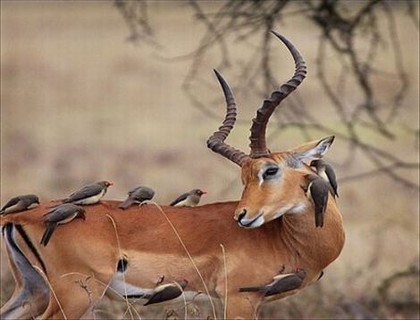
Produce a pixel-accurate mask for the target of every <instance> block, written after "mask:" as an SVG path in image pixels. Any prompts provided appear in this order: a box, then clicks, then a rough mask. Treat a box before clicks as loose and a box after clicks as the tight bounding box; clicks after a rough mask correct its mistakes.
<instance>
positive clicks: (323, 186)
mask: <svg viewBox="0 0 420 320" xmlns="http://www.w3.org/2000/svg"><path fill="white" fill-rule="evenodd" d="M305 180H306V183H307V185H306V186H305V187H302V189H303V190H304V191H305V192H306V196H307V197H308V199H309V200H310V201H311V202H312V203H313V204H314V207H315V226H316V227H323V226H324V214H325V210H326V209H327V203H328V194H329V192H330V184H329V183H328V182H326V181H325V180H324V179H322V178H321V177H319V176H317V175H316V174H307V175H305Z"/></svg>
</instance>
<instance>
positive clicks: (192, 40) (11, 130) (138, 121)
mask: <svg viewBox="0 0 420 320" xmlns="http://www.w3.org/2000/svg"><path fill="white" fill-rule="evenodd" d="M150 10H151V11H150V15H151V17H153V19H152V21H153V23H152V26H153V27H154V28H155V37H156V38H157V39H159V47H153V46H149V45H146V44H145V43H142V42H141V41H140V42H139V43H137V44H133V43H131V42H128V41H126V38H127V36H128V30H127V27H126V25H125V24H124V21H123V20H122V18H121V16H120V14H119V13H118V12H117V10H116V9H115V7H113V5H112V3H111V2H106V1H102V2H93V1H92V2H54V1H45V2H38V1H15V2H12V1H2V3H1V204H4V203H5V201H6V200H7V199H8V198H10V197H12V196H14V195H18V194H25V193H36V194H38V195H39V196H40V197H41V199H42V200H44V201H47V200H49V199H56V198H62V197H63V196H66V195H68V194H69V193H70V192H71V191H73V190H74V189H77V188H78V187H79V186H81V185H84V184H86V183H90V182H93V181H98V180H102V179H108V180H110V181H113V182H114V184H115V185H114V186H113V187H111V188H110V189H109V191H108V193H107V195H106V197H107V198H108V199H123V198H124V197H125V195H126V192H127V190H129V189H130V188H132V187H134V186H137V185H139V184H144V185H148V186H150V187H152V188H154V189H155V190H156V196H155V199H154V200H156V201H157V202H158V203H162V204H167V203H169V202H170V201H171V200H172V199H173V198H175V197H176V196H177V195H178V194H179V193H180V192H184V191H187V190H190V189H192V188H196V187H197V188H202V189H205V190H206V191H208V195H206V196H205V198H203V201H202V203H210V202H215V201H224V200H232V199H239V198H240V196H241V183H240V177H239V174H240V172H239V169H238V168H237V167H235V166H234V165H232V164H231V163H230V162H229V161H227V160H225V159H222V158H221V157H220V156H217V155H215V154H214V153H212V152H211V151H209V150H208V149H207V148H206V144H205V141H206V139H207V137H208V136H209V135H210V134H211V133H212V132H213V131H214V130H215V129H216V128H217V127H218V126H219V122H220V120H221V118H222V116H223V114H224V103H223V101H222V99H221V92H220V89H219V87H218V83H217V82H216V80H215V77H214V75H213V73H212V69H213V68H214V67H217V66H215V65H214V64H215V63H216V62H215V61H217V60H216V59H215V60H214V61H213V60H212V59H211V58H209V59H206V60H203V61H201V65H200V69H201V70H204V71H203V73H202V74H201V75H200V79H201V80H203V81H204V82H205V83H206V85H205V86H197V90H202V93H200V95H199V96H200V100H201V101H202V102H203V103H204V105H205V106H206V108H207V110H211V111H212V112H214V113H216V115H219V118H217V117H209V116H208V114H207V113H206V112H203V110H201V109H199V108H196V107H195V106H194V105H193V104H192V103H191V100H190V99H189V98H188V97H187V96H186V95H185V92H184V91H183V90H182V85H183V81H184V79H185V76H186V75H187V73H188V71H189V68H190V67H191V60H189V59H178V60H170V59H167V58H171V57H176V56H180V55H184V54H186V53H188V52H190V51H191V50H193V49H194V48H196V46H197V43H199V41H200V39H201V35H202V33H203V27H202V26H201V25H200V24H198V23H197V22H196V20H194V18H193V16H192V15H191V12H190V11H189V9H188V7H187V6H186V5H185V3H184V2H182V1H181V2H171V3H170V2H165V1H158V2H155V3H153V5H152V6H151V9H150ZM395 10H396V11H398V8H396V9H395ZM397 14H400V13H398V12H397ZM401 15H402V13H401ZM397 23H398V24H397V26H398V34H399V39H400V42H401V43H402V45H403V48H404V50H403V52H404V63H405V68H406V71H407V74H408V77H409V79H410V81H411V83H412V85H411V89H410V90H409V92H408V94H407V96H406V98H405V99H404V101H403V104H404V105H403V108H404V110H405V112H403V113H401V114H400V115H399V116H398V118H397V120H396V121H395V122H394V124H393V126H394V127H393V130H396V131H399V132H403V131H404V128H405V127H407V126H409V127H413V128H418V126H419V124H418V122H419V120H418V119H419V94H418V85H419V83H418V70H419V40H418V30H416V29H415V28H414V27H413V25H412V23H410V22H408V21H407V20H404V19H403V18H400V19H398V20H397ZM279 29H281V33H283V34H285V35H287V36H288V37H289V38H290V39H293V42H294V43H295V44H296V45H297V46H298V47H299V49H300V50H301V51H302V52H303V53H304V56H305V58H306V60H307V64H308V66H309V72H310V70H311V65H314V64H315V61H314V59H315V53H316V52H315V50H316V49H315V48H314V47H315V46H314V45H313V43H314V42H313V39H316V37H317V36H319V35H318V34H317V33H316V31H315V30H314V29H313V28H311V27H310V25H309V24H308V23H304V22H301V21H296V23H294V21H293V20H290V21H289V23H288V24H287V25H282V26H279ZM241 50H242V48H238V49H237V52H236V53H237V54H238V55H239V54H244V55H246V54H247V52H246V51H245V52H243V51H241ZM273 52H274V53H273V54H276V55H278V56H279V61H278V66H277V67H279V69H278V70H279V72H278V81H279V82H280V81H284V80H286V79H287V77H288V76H289V75H290V73H291V72H292V70H293V69H292V66H293V64H292V61H291V60H290V57H288V53H287V52H286V51H285V50H284V48H282V47H281V46H279V47H278V48H276V50H275V51H273ZM233 53H234V54H235V51H233ZM388 58H389V57H387V56H384V57H382V59H383V60H384V69H386V68H387V59H388ZM221 71H223V74H224V75H225V77H226V78H228V79H229V78H231V79H234V77H235V76H236V75H237V73H234V71H233V70H232V69H228V68H227V69H226V70H221ZM232 82H233V83H235V82H234V81H232ZM235 85H238V86H239V84H238V82H237V83H236V84H235ZM317 85H318V84H317V80H316V78H315V75H311V73H309V76H308V78H307V79H306V80H305V83H304V85H302V86H301V87H300V88H299V94H300V98H301V99H303V100H304V101H305V100H306V101H310V103H311V104H312V105H313V106H314V107H316V108H317V109H318V111H317V113H319V114H321V115H322V114H323V113H324V114H325V119H326V121H330V122H331V126H334V125H335V123H334V121H336V120H335V119H334V118H333V117H329V115H328V111H327V110H328V109H327V107H328V106H327V104H328V103H329V102H328V101H327V99H326V98H325V97H322V96H321V95H320V94H319V92H320V91H319V85H318V87H317ZM386 86H387V84H384V91H385V90H387V89H386V88H387V87H386ZM267 94H268V93H267ZM263 98H264V97H261V96H258V97H247V96H246V95H245V94H243V95H238V96H237V100H238V104H239V105H240V106H241V107H240V119H242V120H247V121H250V120H251V119H252V118H253V116H254V113H255V109H256V107H257V106H259V104H260V102H261V101H262V99H263ZM352 99H354V98H352V97H351V96H349V97H348V100H349V101H350V102H351V101H352ZM215 102H217V104H216V103H215ZM337 125H338V124H337ZM248 128H249V124H243V123H242V122H241V123H240V124H239V125H238V126H237V127H236V128H235V131H234V132H233V133H232V136H231V137H230V138H229V143H230V144H232V145H234V146H235V147H237V148H240V149H242V150H245V151H246V150H248V149H247V148H248V141H247V139H248ZM312 134H313V138H314V139H315V138H318V137H322V136H323V135H322V134H320V133H317V132H313V133H312ZM366 134H370V135H372V137H371V141H374V142H375V143H377V144H378V145H380V146H386V149H387V151H391V152H395V154H398V155H399V156H400V157H401V158H403V159H407V160H410V161H417V162H418V160H419V149H418V144H416V141H415V139H414V138H413V137H411V136H409V135H408V134H407V135H404V134H400V135H399V136H398V139H396V140H393V141H391V142H390V141H387V140H384V139H383V138H380V137H377V136H375V135H374V134H372V133H369V132H367V133H366ZM303 142H305V141H304V140H303V139H302V137H301V136H300V135H297V134H296V132H293V131H290V132H289V133H287V134H286V135H284V136H282V137H279V138H276V139H275V140H273V145H272V146H270V148H271V149H272V150H281V149H288V148H291V147H293V146H295V145H297V144H299V143H303ZM417 143H418V142H417ZM345 152H347V149H346V145H345V143H344V142H343V141H340V140H339V139H337V140H336V141H335V143H334V145H333V148H332V150H331V151H330V152H329V154H328V156H327V159H329V160H331V161H332V162H333V163H334V164H335V166H336V169H337V175H338V177H339V178H340V177H345V176H349V175H351V174H357V173H360V172H365V171H366V170H368V169H370V166H371V165H370V163H369V162H368V160H367V159H365V158H363V157H361V156H360V155H359V154H356V155H355V157H354V161H352V162H351V163H345V162H344V158H345V157H344V155H343V154H344V153H345ZM406 175H407V176H408V177H409V178H410V179H411V180H412V181H413V182H414V183H417V184H418V183H419V178H418V170H412V171H408V172H406ZM339 192H340V198H339V200H338V204H339V207H340V209H341V212H342V213H343V216H344V220H345V227H346V236H347V239H346V245H345V248H344V251H343V252H342V254H341V256H340V257H339V259H338V260H337V261H336V262H334V263H333V264H332V265H331V266H330V267H329V268H328V269H327V270H326V275H325V276H324V278H323V279H322V281H320V282H319V283H317V284H316V285H313V286H312V287H310V288H308V289H306V290H304V291H303V292H301V293H299V294H298V295H295V296H292V297H290V298H287V299H285V300H282V301H279V302H275V303H272V304H269V305H268V306H267V307H266V308H265V309H264V310H263V314H262V316H263V317H266V318H307V319H309V318H336V319H337V318H341V319H346V318H357V319H362V318H370V317H373V318H400V319H402V318H408V317H413V318H415V317H416V314H418V306H419V284H418V280H419V279H418V275H417V276H410V277H401V278H398V279H397V281H396V282H395V283H392V287H390V288H389V295H388V299H387V300H386V301H384V300H383V296H381V295H380V294H379V291H378V290H379V289H380V288H381V286H382V287H383V286H384V283H387V282H386V281H387V279H388V278H390V277H392V276H393V275H395V274H397V273H399V272H404V271H406V270H408V269H409V268H412V267H413V265H414V268H416V267H417V270H418V259H419V215H418V214H419V193H418V190H413V189H410V188H405V187H403V186H402V185H400V184H398V183H396V182H395V181H393V180H392V179H390V178H389V177H386V176H385V175H377V176H374V177H372V178H369V179H363V180H361V181H358V180H352V181H349V182H347V183H343V184H340V190H339ZM2 256H3V254H2ZM12 283H13V282H12V279H11V276H10V274H9V272H8V266H7V262H6V261H4V260H3V259H2V262H1V304H3V303H4V302H5V301H7V298H8V296H9V295H10V294H11V292H12V288H13V285H12ZM394 286H395V288H394ZM199 307H200V310H201V311H200V312H201V313H199V314H197V313H194V312H193V311H194V310H193V309H194V308H192V307H191V310H192V311H191V310H190V311H191V312H190V315H191V317H194V316H197V317H202V318H206V316H207V314H206V312H207V311H206V308H208V306H206V305H205V304H204V305H201V304H200V306H199ZM102 308H103V310H102V311H103V312H102V313H101V314H100V317H102V316H103V317H104V318H107V317H108V318H123V317H124V316H123V314H124V305H123V304H118V303H116V302H109V301H104V303H103V304H102ZM164 313H165V311H164V307H159V306H158V307H153V308H151V310H146V309H144V310H141V315H142V317H143V318H156V317H163V315H164ZM180 314H183V313H182V312H180ZM98 317H99V316H98Z"/></svg>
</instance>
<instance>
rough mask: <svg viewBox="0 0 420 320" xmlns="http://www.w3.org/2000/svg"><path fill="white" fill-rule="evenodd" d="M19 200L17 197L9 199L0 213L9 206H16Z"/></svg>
mask: <svg viewBox="0 0 420 320" xmlns="http://www.w3.org/2000/svg"><path fill="white" fill-rule="evenodd" d="M19 200H20V198H19V197H14V198H12V199H10V200H9V201H7V203H6V204H5V205H4V206H3V208H1V210H0V211H3V210H4V209H6V208H9V207H11V206H14V205H15V204H17V203H18V202H19Z"/></svg>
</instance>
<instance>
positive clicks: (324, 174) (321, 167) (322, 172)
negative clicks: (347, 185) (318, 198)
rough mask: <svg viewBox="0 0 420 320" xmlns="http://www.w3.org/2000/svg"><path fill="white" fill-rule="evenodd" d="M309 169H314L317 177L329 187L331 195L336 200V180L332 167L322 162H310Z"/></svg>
mask: <svg viewBox="0 0 420 320" xmlns="http://www.w3.org/2000/svg"><path fill="white" fill-rule="evenodd" d="M310 166H311V167H314V168H315V170H316V172H317V173H318V175H319V176H320V177H321V178H322V179H324V180H325V181H327V182H328V183H329V184H330V185H331V193H332V194H333V196H334V197H337V198H338V192H337V188H338V186H337V178H336V176H335V172H334V169H333V167H332V166H331V165H330V164H328V163H327V162H325V161H324V160H321V159H319V160H312V162H311V164H310Z"/></svg>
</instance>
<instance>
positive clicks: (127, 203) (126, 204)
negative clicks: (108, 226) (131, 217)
mask: <svg viewBox="0 0 420 320" xmlns="http://www.w3.org/2000/svg"><path fill="white" fill-rule="evenodd" d="M133 203H134V201H133V200H132V199H130V198H127V199H126V200H125V201H124V202H122V203H121V204H120V205H119V206H118V208H121V209H124V210H125V209H127V208H128V207H129V206H131V205H132V204H133Z"/></svg>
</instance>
